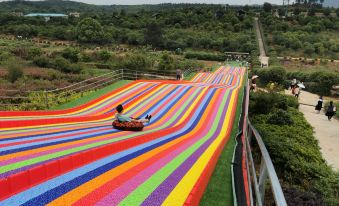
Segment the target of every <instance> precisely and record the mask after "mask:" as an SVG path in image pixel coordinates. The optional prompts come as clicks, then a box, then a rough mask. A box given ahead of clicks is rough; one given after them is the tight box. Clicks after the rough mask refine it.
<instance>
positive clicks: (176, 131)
mask: <svg viewBox="0 0 339 206" xmlns="http://www.w3.org/2000/svg"><path fill="white" fill-rule="evenodd" d="M244 73H245V68H230V67H220V68H219V69H218V70H217V71H216V72H214V73H199V74H197V75H196V76H195V77H194V78H193V80H192V81H190V82H186V81H155V80H154V81H135V82H133V83H130V84H128V85H126V86H124V87H122V88H120V89H118V90H115V91H112V92H111V93H109V94H107V95H105V96H103V97H101V98H99V99H96V100H94V101H92V102H89V103H87V104H85V105H82V106H79V107H75V108H72V109H68V110H60V111H35V112H33V111H32V112H0V205H1V206H2V205H4V206H15V205H171V206H173V205H185V204H186V205H192V204H194V203H193V202H194V201H193V200H194V199H199V198H195V197H196V196H199V194H200V196H201V194H202V191H199V188H200V186H201V184H203V183H204V182H205V184H206V180H205V177H206V175H207V176H208V174H210V173H211V172H212V171H213V168H214V165H215V163H216V160H217V158H218V154H220V151H221V150H222V148H223V146H224V144H225V143H226V142H227V140H228V138H229V136H230V132H231V129H232V126H233V119H234V115H235V113H236V108H237V104H238V102H237V101H238V93H239V91H240V89H241V86H242V81H243V78H244ZM118 104H123V105H124V107H125V113H126V114H127V115H129V116H134V117H145V116H146V115H147V114H152V116H153V117H152V121H151V122H150V123H148V124H146V125H145V128H144V130H143V131H141V132H130V131H119V130H116V129H113V128H112V126H111V122H112V121H113V118H114V115H115V111H114V108H115V107H116V106H117V105H118ZM40 174H41V175H40ZM207 181H208V179H207ZM230 192H231V191H230ZM1 193H2V194H1Z"/></svg>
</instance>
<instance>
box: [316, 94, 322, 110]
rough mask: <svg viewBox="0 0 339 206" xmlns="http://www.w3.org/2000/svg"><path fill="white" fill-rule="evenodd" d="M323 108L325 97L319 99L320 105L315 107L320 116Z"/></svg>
mask: <svg viewBox="0 0 339 206" xmlns="http://www.w3.org/2000/svg"><path fill="white" fill-rule="evenodd" d="M322 107H323V96H320V97H319V100H318V103H317V105H316V106H315V110H317V111H318V114H319V113H320V110H321V108H322Z"/></svg>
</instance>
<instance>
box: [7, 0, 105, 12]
mask: <svg viewBox="0 0 339 206" xmlns="http://www.w3.org/2000/svg"><path fill="white" fill-rule="evenodd" d="M110 9H111V8H109V7H105V6H96V5H90V4H85V3H81V2H74V1H63V0H48V1H22V0H16V1H4V2H0V11H2V12H9V11H16V12H23V13H31V12H52V13H67V12H74V11H82V12H95V11H96V12H99V11H103V10H110Z"/></svg>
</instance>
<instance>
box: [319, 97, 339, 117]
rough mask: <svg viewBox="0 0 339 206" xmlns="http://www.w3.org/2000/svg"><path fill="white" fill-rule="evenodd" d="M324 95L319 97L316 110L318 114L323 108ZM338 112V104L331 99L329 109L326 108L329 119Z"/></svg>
mask: <svg viewBox="0 0 339 206" xmlns="http://www.w3.org/2000/svg"><path fill="white" fill-rule="evenodd" d="M323 102H324V100H323V96H320V97H319V100H318V103H317V105H316V106H315V110H317V111H318V114H319V113H320V110H321V109H322V108H323ZM336 112H337V108H336V106H335V105H334V104H333V101H330V104H329V105H328V107H327V109H326V113H325V115H326V116H327V118H328V120H331V119H332V117H333V116H334V115H335V114H336Z"/></svg>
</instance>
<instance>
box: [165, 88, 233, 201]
mask: <svg viewBox="0 0 339 206" xmlns="http://www.w3.org/2000/svg"><path fill="white" fill-rule="evenodd" d="M235 94H236V92H233V93H232V97H231V101H230V104H229V105H233V104H234V101H235ZM232 112H234V111H233V109H232V110H228V111H227V114H226V120H225V121H224V125H223V127H222V128H223V129H222V130H221V132H220V134H219V135H218V137H217V138H216V140H215V141H214V142H213V143H212V144H211V145H210V146H209V147H208V148H207V150H206V151H205V152H204V153H203V154H202V155H201V156H200V158H199V159H198V160H197V161H196V163H195V164H194V165H193V166H192V167H191V169H190V170H189V171H188V172H187V173H186V175H185V176H184V177H183V178H182V180H181V181H180V182H179V183H178V184H177V186H176V187H175V188H174V189H173V190H172V192H171V193H170V194H169V195H168V197H167V198H166V199H165V201H164V202H163V203H162V205H164V206H175V205H184V203H185V200H186V199H187V197H188V195H189V193H190V192H191V190H192V188H193V186H194V185H195V183H196V182H197V181H198V179H199V177H200V175H201V173H202V171H203V170H204V169H205V168H206V166H207V164H208V162H209V161H210V160H211V158H212V156H213V154H214V152H215V151H216V149H217V148H218V146H219V145H220V144H221V142H222V140H223V139H224V138H225V136H226V133H227V124H229V123H230V118H231V114H232Z"/></svg>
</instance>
